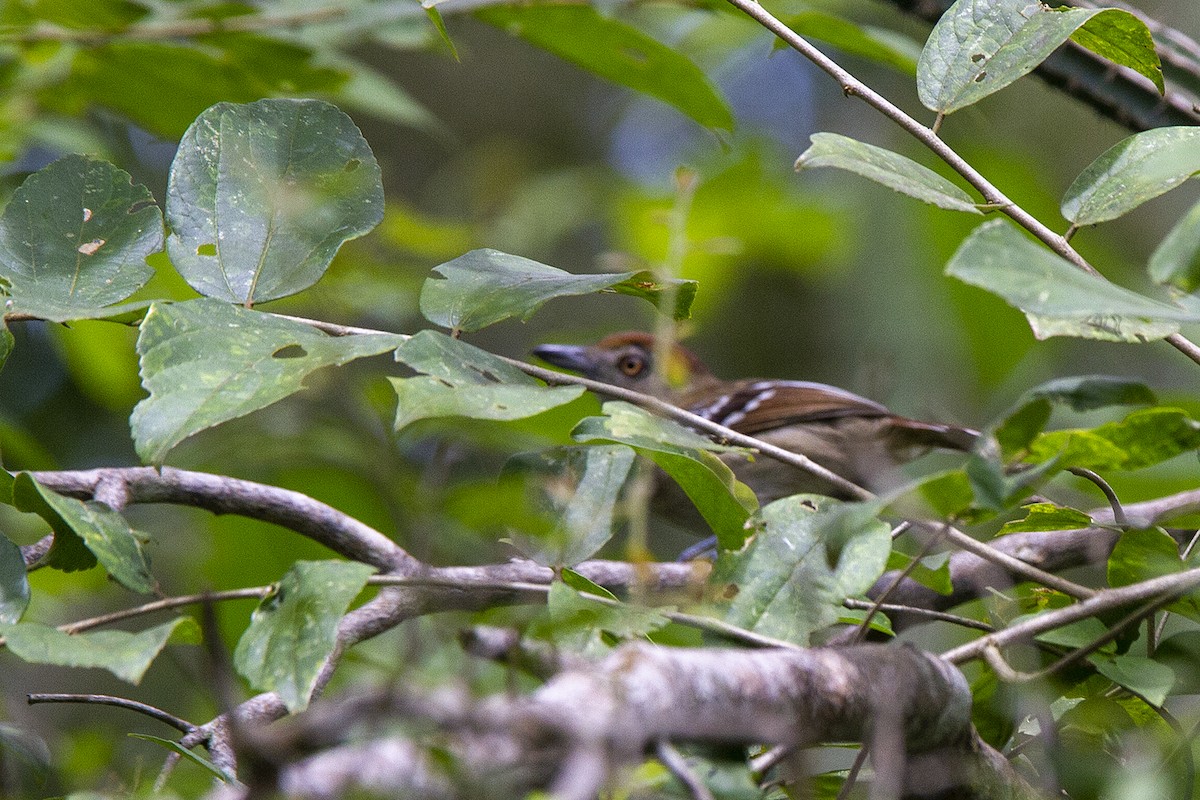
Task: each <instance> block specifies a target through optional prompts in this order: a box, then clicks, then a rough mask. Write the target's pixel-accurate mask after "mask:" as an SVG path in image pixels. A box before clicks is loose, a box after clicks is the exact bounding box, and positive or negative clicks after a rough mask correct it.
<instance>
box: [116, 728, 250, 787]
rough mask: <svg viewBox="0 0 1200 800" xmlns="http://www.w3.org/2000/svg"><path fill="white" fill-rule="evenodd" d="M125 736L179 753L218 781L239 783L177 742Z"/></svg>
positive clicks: (148, 737) (144, 734) (139, 736)
mask: <svg viewBox="0 0 1200 800" xmlns="http://www.w3.org/2000/svg"><path fill="white" fill-rule="evenodd" d="M125 735H126V736H128V737H129V738H131V739H141V740H142V741H146V742H154V743H155V744H157V745H159V746H160V747H164V748H166V749H167V750H170V751H171V752H172V753H178V754H179V755H181V756H183V757H184V758H186V759H187V760H188V761H191V762H192V763H193V764H196V765H197V766H199V767H201V768H203V769H205V770H207V771H208V772H209V773H211V774H212V776H213V777H214V778H217V779H218V780H221V781H224V782H225V783H237V779H236V778H234V777H233V776H232V775H230V774H229V773H228V772H226V771H225V770H223V769H221V768H220V767H218V766H217V765H216V764H214V763H213V762H211V761H209V760H208V759H207V758H204V757H203V756H201V755H199V754H198V753H196V752H195V751H193V750H189V749H188V748H186V747H184V746H183V745H181V744H180V743H179V742H176V741H174V740H172V739H163V738H161V737H159V736H151V735H150V734H148V733H127V734H125Z"/></svg>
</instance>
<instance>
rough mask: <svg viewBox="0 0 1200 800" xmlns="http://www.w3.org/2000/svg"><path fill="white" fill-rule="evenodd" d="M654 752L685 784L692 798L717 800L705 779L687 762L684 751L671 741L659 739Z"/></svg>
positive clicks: (677, 778) (695, 799)
mask: <svg viewBox="0 0 1200 800" xmlns="http://www.w3.org/2000/svg"><path fill="white" fill-rule="evenodd" d="M654 754H655V755H656V756H658V760H659V761H661V762H662V765H663V766H664V767H666V768H667V769H668V770H670V771H671V774H672V775H674V776H675V779H676V780H678V781H679V782H680V783H682V784H683V786H684V788H685V789H687V791H688V794H690V795H691V796H692V800H716V798H715V797H714V796H713V793H712V792H710V791H709V790H708V787H707V786H705V785H704V781H702V780H700V776H699V775H697V774H696V771H695V770H693V769H692V768H691V766H690V765H689V764H688V763H687V759H685V758H684V757H683V753H681V752H679V751H678V750H677V749H675V746H674V745H672V744H671V743H670V742H668V741H667V740H665V739H659V740H658V741H657V742H655V743H654Z"/></svg>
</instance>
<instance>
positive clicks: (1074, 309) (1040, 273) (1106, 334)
mask: <svg viewBox="0 0 1200 800" xmlns="http://www.w3.org/2000/svg"><path fill="white" fill-rule="evenodd" d="M960 1H961V0H960ZM1196 130H1197V131H1200V128H1198V129H1196ZM1198 152H1200V148H1198ZM946 274H947V275H952V276H954V277H956V278H958V279H959V280H961V281H963V282H965V283H969V284H971V285H972V286H980V287H982V288H984V289H987V290H988V291H991V292H994V293H995V294H998V295H1000V297H1002V298H1004V300H1006V301H1007V302H1008V303H1009V304H1010V305H1013V306H1016V307H1017V308H1019V309H1021V310H1022V311H1024V312H1025V315H1026V317H1028V318H1029V323H1030V326H1031V327H1032V328H1033V332H1034V335H1035V336H1037V337H1038V338H1039V339H1045V338H1047V337H1049V336H1080V337H1084V338H1088V339H1105V340H1109V341H1122V342H1141V341H1147V340H1149V339H1161V338H1162V337H1164V336H1168V335H1170V334H1172V333H1175V332H1176V331H1178V329H1179V324H1180V323H1182V322H1195V321H1200V314H1197V313H1195V312H1191V311H1187V310H1184V309H1182V308H1180V307H1178V306H1173V305H1169V304H1167V303H1163V302H1159V301H1158V300H1153V299H1151V298H1149V297H1144V296H1143V295H1140V294H1137V293H1136V292H1131V291H1129V290H1128V289H1123V288H1121V287H1120V286H1117V285H1115V284H1112V283H1109V282H1108V281H1106V280H1104V279H1103V278H1101V277H1099V276H1096V275H1090V274H1088V273H1085V272H1083V271H1082V270H1080V269H1078V268H1076V267H1075V266H1073V265H1071V264H1070V263H1069V262H1067V261H1066V260H1065V259H1063V258H1060V257H1059V256H1057V255H1055V254H1054V253H1051V252H1050V251H1049V250H1047V249H1045V248H1044V247H1042V246H1040V245H1038V244H1035V243H1034V242H1032V241H1030V240H1029V239H1027V238H1026V237H1025V236H1024V235H1022V234H1021V233H1020V232H1019V231H1017V229H1016V228H1014V227H1013V226H1012V225H1010V224H1008V223H1007V222H1005V221H1003V220H993V221H991V222H985V223H984V224H982V225H980V226H979V227H978V228H976V229H975V230H974V231H972V233H971V235H970V236H968V237H967V238H966V240H964V241H963V243H962V245H960V246H959V248H958V250H957V251H956V252H955V253H954V255H953V256H952V257H951V258H950V262H949V263H948V264H947V265H946Z"/></svg>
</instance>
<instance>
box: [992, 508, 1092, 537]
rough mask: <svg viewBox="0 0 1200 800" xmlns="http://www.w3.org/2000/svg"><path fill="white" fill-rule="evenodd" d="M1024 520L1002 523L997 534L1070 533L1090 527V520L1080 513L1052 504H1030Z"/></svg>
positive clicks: (1026, 509)
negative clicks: (1028, 532)
mask: <svg viewBox="0 0 1200 800" xmlns="http://www.w3.org/2000/svg"><path fill="white" fill-rule="evenodd" d="M1025 511H1026V513H1025V518H1024V519H1018V520H1013V521H1011V522H1006V523H1004V527H1002V528H1001V529H1000V532H999V533H998V534H997V535H999V536H1003V535H1004V534H1007V533H1024V532H1026V531H1072V530H1078V529H1080V528H1089V527H1091V526H1092V518H1091V517H1090V516H1088V515H1087V514H1085V513H1083V512H1082V511H1077V510H1076V509H1074V508H1069V507H1067V506H1056V505H1054V503H1031V504H1029V505H1028V506H1026V507H1025Z"/></svg>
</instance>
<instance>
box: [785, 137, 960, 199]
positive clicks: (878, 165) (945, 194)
mask: <svg viewBox="0 0 1200 800" xmlns="http://www.w3.org/2000/svg"><path fill="white" fill-rule="evenodd" d="M806 167H837V168H838V169H844V170H846V171H847V172H853V173H855V174H856V175H861V176H863V177H864V178H869V179H870V180H873V181H875V182H876V183H881V184H883V185H884V186H886V187H888V188H889V189H894V190H896V191H897V192H900V193H901V194H906V195H908V196H909V197H914V198H916V199H917V200H920V201H921V202H923V203H929V204H930V205H934V206H937V207H939V208H945V209H948V210H950V211H966V212H967V213H970V214H980V213H982V212H981V211H980V210H979V209H978V208H976V207H975V203H974V202H973V201H972V200H971V196H970V195H968V194H967V193H966V192H964V191H963V190H962V189H960V188H958V187H957V186H955V185H954V184H953V183H951V182H950V181H948V180H946V179H945V178H943V177H942V176H941V175H938V174H937V173H936V172H934V171H933V170H931V169H929V168H928V167H925V166H922V165H920V164H918V163H917V162H915V161H913V160H912V159H910V158H906V157H905V156H902V155H900V154H899V153H893V152H892V151H891V150H885V149H884V148H882V147H876V146H875V145H871V144H866V143H865V142H860V141H857V140H855V139H851V138H850V137H848V136H839V135H838V134H836V133H814V134H813V135H812V146H810V147H809V148H808V149H807V150H805V151H804V152H803V153H802V154H801V155H800V158H798V159H796V169H797V170H801V169H805V168H806Z"/></svg>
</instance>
